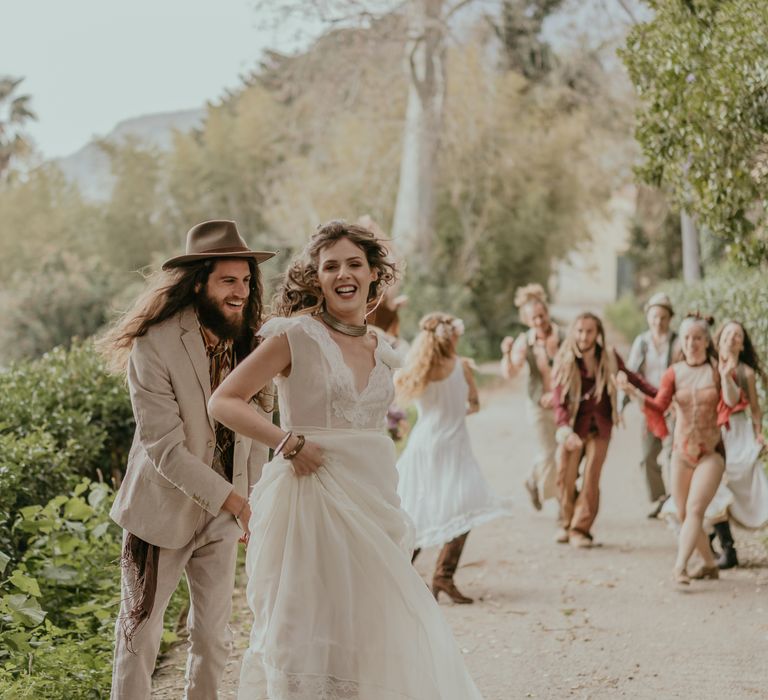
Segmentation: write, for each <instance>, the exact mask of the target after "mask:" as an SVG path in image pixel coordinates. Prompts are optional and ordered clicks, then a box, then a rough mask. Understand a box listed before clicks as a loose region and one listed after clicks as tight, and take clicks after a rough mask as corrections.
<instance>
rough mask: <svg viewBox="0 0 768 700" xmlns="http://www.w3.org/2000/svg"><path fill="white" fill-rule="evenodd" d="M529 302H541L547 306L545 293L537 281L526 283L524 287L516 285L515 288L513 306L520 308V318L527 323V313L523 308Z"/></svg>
mask: <svg viewBox="0 0 768 700" xmlns="http://www.w3.org/2000/svg"><path fill="white" fill-rule="evenodd" d="M530 304H541V305H542V306H544V308H545V309H548V308H549V307H548V306H547V293H546V292H545V291H544V287H542V286H541V285H540V284H538V283H537V282H533V283H531V284H526V285H525V286H524V287H518V288H517V289H516V290H515V306H516V307H517V308H518V309H519V310H520V319H521V320H522V321H523V323H527V322H528V321H527V318H528V313H527V311H526V310H525V309H526V307H527V306H529V305H530Z"/></svg>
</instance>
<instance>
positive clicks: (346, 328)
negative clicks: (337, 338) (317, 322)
mask: <svg viewBox="0 0 768 700" xmlns="http://www.w3.org/2000/svg"><path fill="white" fill-rule="evenodd" d="M320 318H322V319H323V321H324V322H325V323H326V324H327V325H329V326H330V327H331V328H333V330H335V331H339V333H344V335H355V336H359V335H365V334H366V333H367V332H368V324H367V323H363V325H362V326H358V325H355V324H352V323H344V322H343V321H339V319H338V318H334V317H333V316H331V314H329V313H328V312H327V311H326V310H325V309H323V310H322V311H321V312H320Z"/></svg>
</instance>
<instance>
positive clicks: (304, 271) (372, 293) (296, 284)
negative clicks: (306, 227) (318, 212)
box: [272, 220, 397, 316]
mask: <svg viewBox="0 0 768 700" xmlns="http://www.w3.org/2000/svg"><path fill="white" fill-rule="evenodd" d="M343 238H346V239H348V240H349V241H350V242H352V243H354V244H355V245H356V246H357V247H358V248H360V249H361V250H362V251H363V252H364V253H365V259H366V260H367V261H368V265H369V266H370V268H371V269H372V270H375V271H376V272H377V273H378V277H377V279H376V280H374V281H373V282H372V283H371V286H370V287H369V289H368V302H369V306H370V308H369V312H370V311H372V310H373V308H375V306H376V304H377V303H378V301H379V300H380V297H381V295H382V294H383V293H384V290H385V289H386V287H388V286H390V285H391V284H392V283H393V282H394V281H395V280H396V279H397V267H396V266H395V264H394V263H393V262H392V261H391V260H389V259H388V258H389V250H388V249H387V248H386V246H385V245H384V244H383V242H382V241H381V239H379V238H376V236H375V235H374V233H373V232H372V231H370V230H368V229H367V228H365V227H363V226H359V225H357V224H349V223H347V222H346V221H341V220H335V221H329V222H328V223H326V224H323V225H321V226H319V227H318V229H317V231H315V233H313V234H312V237H311V238H310V239H309V243H307V245H306V246H304V250H302V251H301V253H299V254H298V255H297V256H296V257H295V258H294V259H293V260H292V261H291V263H290V264H289V265H288V269H287V270H286V271H285V275H284V276H283V279H282V281H281V282H280V284H279V286H278V288H277V292H276V293H275V296H274V297H273V298H272V314H273V315H275V316H293V315H295V314H299V313H314V312H316V311H319V310H320V309H321V308H322V305H323V293H322V290H321V289H320V282H319V281H318V278H317V265H318V260H319V258H320V251H322V250H323V249H324V248H327V247H328V246H330V245H333V244H334V243H336V242H338V241H340V240H341V239H343Z"/></svg>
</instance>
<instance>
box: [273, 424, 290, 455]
mask: <svg viewBox="0 0 768 700" xmlns="http://www.w3.org/2000/svg"><path fill="white" fill-rule="evenodd" d="M291 435H293V431H292V430H289V431H288V432H287V433H286V434H285V435H284V436H283V439H282V440H280V442H279V443H277V447H275V451H274V455H275V457H277V455H279V454H280V451H281V450H282V449H283V448H284V447H285V443H286V442H288V440H290V439H291Z"/></svg>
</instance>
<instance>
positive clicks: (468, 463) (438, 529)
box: [397, 358, 512, 548]
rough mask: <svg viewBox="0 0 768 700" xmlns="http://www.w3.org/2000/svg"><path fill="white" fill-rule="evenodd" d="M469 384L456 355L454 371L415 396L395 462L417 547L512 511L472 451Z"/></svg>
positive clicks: (449, 537) (445, 539) (444, 539)
mask: <svg viewBox="0 0 768 700" xmlns="http://www.w3.org/2000/svg"><path fill="white" fill-rule="evenodd" d="M468 396H469V386H468V385H467V380H466V379H465V378H464V368H463V366H462V362H461V360H460V359H459V358H456V362H455V364H454V367H453V371H452V372H451V373H450V374H449V375H448V376H447V377H446V378H445V379H442V380H440V381H436V382H430V383H429V384H427V386H426V388H425V389H424V392H423V393H422V394H421V395H420V396H419V397H418V398H417V399H416V402H415V403H416V408H417V409H418V412H419V417H418V420H417V421H416V426H415V427H414V429H413V430H412V431H411V434H410V435H409V436H408V444H407V445H406V447H405V450H403V454H402V455H400V459H399V460H398V462H397V471H398V472H399V473H400V481H399V483H398V486H397V491H398V493H399V494H400V498H401V500H402V504H403V510H405V512H406V513H408V515H410V516H411V518H413V521H414V523H415V526H416V541H415V544H416V547H419V548H424V547H433V546H437V545H442V544H445V543H446V542H450V541H451V540H452V539H454V538H455V537H458V536H459V535H463V534H464V533H465V532H469V531H470V530H471V529H472V528H473V527H476V526H477V525H481V524H482V523H485V522H488V521H490V520H494V519H495V518H499V517H501V516H505V515H511V514H512V509H511V501H510V500H509V499H504V500H502V499H500V498H498V497H497V496H496V495H495V494H494V493H493V491H491V487H490V486H489V485H488V482H487V481H486V480H485V477H484V476H483V473H482V472H481V471H480V465H479V464H478V463H477V459H475V455H474V454H473V452H472V445H471V444H470V441H469V431H468V430H467V420H466V418H467V398H468Z"/></svg>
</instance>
